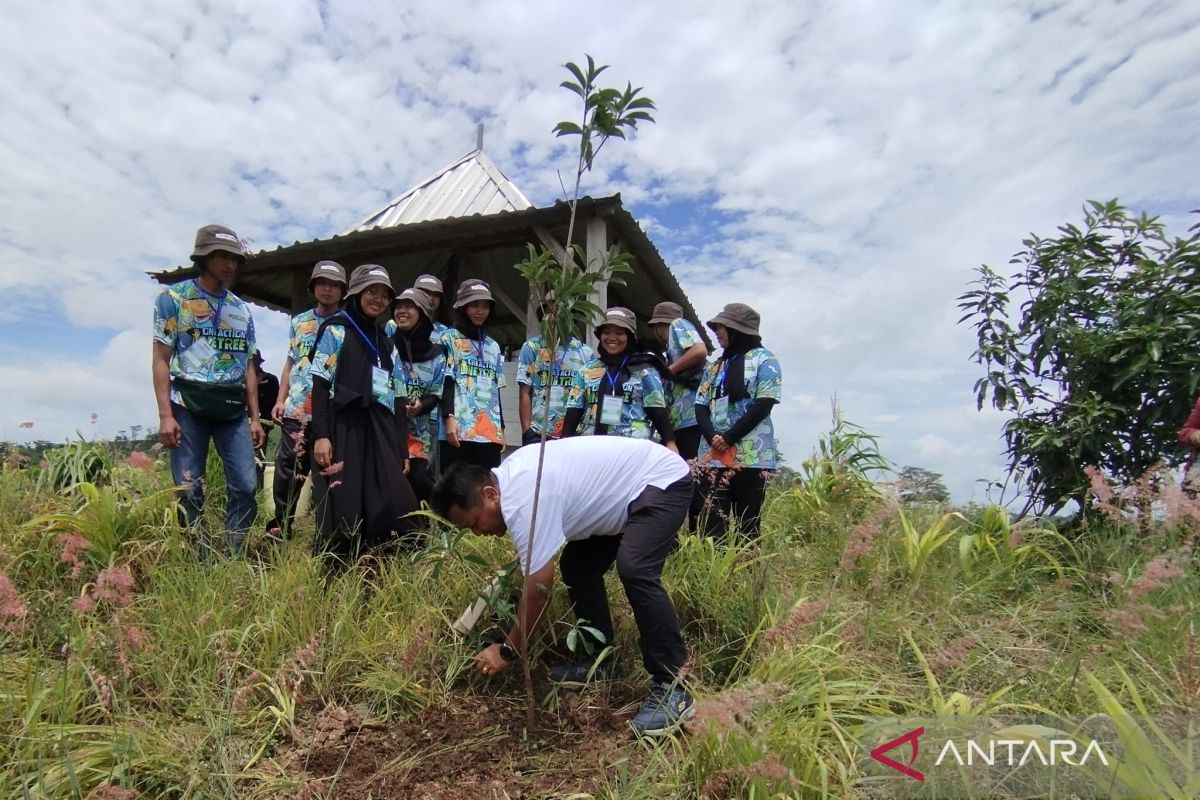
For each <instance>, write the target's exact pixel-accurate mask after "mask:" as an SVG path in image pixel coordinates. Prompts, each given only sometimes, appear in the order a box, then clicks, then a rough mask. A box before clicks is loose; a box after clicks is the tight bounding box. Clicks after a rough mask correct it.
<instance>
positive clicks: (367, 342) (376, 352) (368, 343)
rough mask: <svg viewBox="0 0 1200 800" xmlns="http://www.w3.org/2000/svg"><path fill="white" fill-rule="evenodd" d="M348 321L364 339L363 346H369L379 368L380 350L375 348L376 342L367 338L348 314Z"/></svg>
mask: <svg viewBox="0 0 1200 800" xmlns="http://www.w3.org/2000/svg"><path fill="white" fill-rule="evenodd" d="M346 319H347V320H349V322H350V324H351V325H352V326H353V327H354V330H356V331H358V335H359V336H361V337H362V340H363V344H365V345H366V346H367V348H368V349H369V350H370V351H371V355H373V356H375V365H376V366H378V365H379V348H377V347H376V346H375V343H374V342H372V341H371V340H370V339H368V338H367V335H366V334H365V333H363V329H362V328H360V327H358V323H357V322H355V321H354V317H352V316H350V315H349V314H347V315H346Z"/></svg>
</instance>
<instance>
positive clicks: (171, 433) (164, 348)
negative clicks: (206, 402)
mask: <svg viewBox="0 0 1200 800" xmlns="http://www.w3.org/2000/svg"><path fill="white" fill-rule="evenodd" d="M171 353H172V348H171V347H170V346H169V345H165V344H163V343H162V342H157V341H156V342H154V345H153V349H152V351H151V354H150V359H151V360H150V370H151V374H152V376H153V379H154V400H155V402H156V403H157V404H158V441H159V442H161V443H162V445H163V447H178V446H179V443H180V441H182V439H183V431H182V430H180V428H179V423H178V422H176V421H175V413H174V412H173V411H171Z"/></svg>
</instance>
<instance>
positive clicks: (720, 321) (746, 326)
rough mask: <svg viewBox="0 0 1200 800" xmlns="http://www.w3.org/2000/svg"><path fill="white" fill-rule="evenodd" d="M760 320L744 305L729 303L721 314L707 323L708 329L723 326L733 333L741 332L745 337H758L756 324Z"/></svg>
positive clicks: (755, 313)
mask: <svg viewBox="0 0 1200 800" xmlns="http://www.w3.org/2000/svg"><path fill="white" fill-rule="evenodd" d="M760 320H761V318H760V317H759V315H758V312H757V311H755V310H754V309H753V308H751V307H750V306H748V305H746V304H745V303H730V304H729V305H727V306H725V307H724V308H723V309H721V313H720V314H717V315H716V316H715V317H713V318H712V319H710V320H709V321H708V323H707V324H708V327H710V328H712V329H713V330H716V328H715V327H714V326H716V325H724V326H725V327H726V328H729V329H730V330H734V331H741V332H742V333H744V334H746V335H747V336H758V323H759V322H760Z"/></svg>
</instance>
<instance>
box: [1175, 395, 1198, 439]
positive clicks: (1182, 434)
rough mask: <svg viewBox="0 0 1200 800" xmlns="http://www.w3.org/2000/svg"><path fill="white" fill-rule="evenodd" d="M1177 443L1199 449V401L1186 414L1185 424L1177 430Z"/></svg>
mask: <svg viewBox="0 0 1200 800" xmlns="http://www.w3.org/2000/svg"><path fill="white" fill-rule="evenodd" d="M1179 443H1180V444H1186V445H1187V446H1188V447H1197V448H1200V399H1197V400H1196V404H1195V405H1194V406H1192V413H1191V414H1188V418H1187V422H1185V423H1183V427H1182V428H1180V429H1179Z"/></svg>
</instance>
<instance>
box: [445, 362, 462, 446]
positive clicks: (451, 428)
mask: <svg viewBox="0 0 1200 800" xmlns="http://www.w3.org/2000/svg"><path fill="white" fill-rule="evenodd" d="M454 389H455V385H454V378H452V377H450V376H449V375H447V376H446V380H445V381H444V382H443V384H442V410H441V413H442V421H443V423H444V425H445V428H446V443H447V444H448V445H450V446H451V447H458V445H459V444H460V442H459V441H458V418H457V417H455V416H454Z"/></svg>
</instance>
